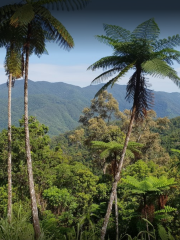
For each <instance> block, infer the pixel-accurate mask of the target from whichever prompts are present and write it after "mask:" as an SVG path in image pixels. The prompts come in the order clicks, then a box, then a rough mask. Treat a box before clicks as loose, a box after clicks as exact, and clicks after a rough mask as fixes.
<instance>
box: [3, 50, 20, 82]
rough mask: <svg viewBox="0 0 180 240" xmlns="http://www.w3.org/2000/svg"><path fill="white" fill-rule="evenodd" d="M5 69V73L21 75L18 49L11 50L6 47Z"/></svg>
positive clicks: (13, 75)
mask: <svg viewBox="0 0 180 240" xmlns="http://www.w3.org/2000/svg"><path fill="white" fill-rule="evenodd" d="M4 66H5V71H6V74H7V75H9V74H12V77H13V78H15V79H16V78H20V77H21V52H20V51H19V50H18V49H13V50H11V48H10V47H8V48H7V52H6V58H5V63H4Z"/></svg>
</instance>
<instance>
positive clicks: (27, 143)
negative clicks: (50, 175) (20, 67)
mask: <svg viewBox="0 0 180 240" xmlns="http://www.w3.org/2000/svg"><path fill="white" fill-rule="evenodd" d="M29 28H30V25H29ZM29 31H30V30H29ZM28 35H30V33H29V34H28ZM28 37H29V38H30V36H28ZM27 39H28V38H27ZM29 45H30V44H29V43H28V41H27V46H26V62H25V80H24V129H25V147H26V158H27V169H28V180H29V190H30V197H31V209H32V218H33V226H34V232H35V239H36V240H37V239H38V238H39V237H40V234H41V230H40V224H39V217H38V209H37V202H36V195H35V189H34V180H33V170H32V160H31V150H30V139H29V126H28V68H29Z"/></svg>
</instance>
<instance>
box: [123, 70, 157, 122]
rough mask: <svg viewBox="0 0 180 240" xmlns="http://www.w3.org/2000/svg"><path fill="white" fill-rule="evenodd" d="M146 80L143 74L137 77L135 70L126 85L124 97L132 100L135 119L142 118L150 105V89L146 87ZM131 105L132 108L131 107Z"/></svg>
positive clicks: (151, 98)
mask: <svg viewBox="0 0 180 240" xmlns="http://www.w3.org/2000/svg"><path fill="white" fill-rule="evenodd" d="M147 87H148V86H147V82H146V79H145V77H144V76H143V75H141V76H140V79H138V75H137V71H136V72H135V73H134V74H133V75H132V76H131V78H130V80H129V82H128V84H127V87H126V99H127V100H128V101H129V102H131V101H133V107H135V108H136V113H135V119H136V120H138V119H140V120H141V119H143V118H144V116H146V113H147V110H148V109H150V108H151V107H152V104H153V95H152V91H151V90H149V89H148V88H147ZM133 107H132V108H133Z"/></svg>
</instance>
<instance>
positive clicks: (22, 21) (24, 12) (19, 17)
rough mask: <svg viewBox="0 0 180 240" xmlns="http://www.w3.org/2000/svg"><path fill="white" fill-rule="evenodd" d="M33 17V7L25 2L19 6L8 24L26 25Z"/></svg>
mask: <svg viewBox="0 0 180 240" xmlns="http://www.w3.org/2000/svg"><path fill="white" fill-rule="evenodd" d="M33 18H34V9H33V6H32V4H30V3H27V4H24V5H22V6H21V7H19V8H18V9H17V10H16V12H15V13H14V14H13V16H12V17H11V21H10V24H11V25H13V26H15V27H17V26H23V25H27V24H28V23H30V22H31V21H32V19H33Z"/></svg>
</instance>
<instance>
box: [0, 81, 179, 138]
mask: <svg viewBox="0 0 180 240" xmlns="http://www.w3.org/2000/svg"><path fill="white" fill-rule="evenodd" d="M101 86H102V84H99V85H93V86H87V87H84V88H81V87H78V86H74V85H70V84H66V83H62V82H58V83H50V82H45V81H41V82H33V81H31V80H29V115H33V116H36V117H37V119H38V120H39V121H40V122H41V123H44V124H45V125H47V126H49V134H50V135H58V134H59V133H63V132H65V131H68V130H71V129H73V128H75V127H77V126H78V124H79V123H78V120H79V116H80V114H81V112H82V110H83V108H84V107H88V106H89V105H90V100H91V99H92V98H93V97H94V95H95V93H96V92H97V91H98V90H99V89H100V87H101ZM23 87H24V86H23V80H17V81H16V82H15V86H14V88H13V89H12V124H13V125H16V126H18V125H19V123H18V121H19V119H20V118H21V117H22V115H23V104H24V103H23V95H24V91H23ZM108 92H110V93H112V94H113V97H114V98H115V99H116V100H117V101H118V103H119V108H120V110H121V111H123V110H124V109H130V108H131V103H129V102H127V101H126V100H125V94H126V86H123V85H116V86H115V87H114V88H108ZM153 93H154V107H153V109H154V110H155V111H156V113H157V117H164V116H167V117H169V118H173V117H176V116H179V115H180V106H179V100H180V93H166V92H154V91H153ZM7 96H8V89H7V85H6V84H1V85H0V112H1V115H0V131H1V130H2V129H4V128H7Z"/></svg>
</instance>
